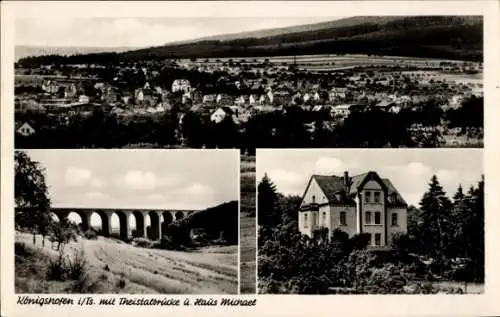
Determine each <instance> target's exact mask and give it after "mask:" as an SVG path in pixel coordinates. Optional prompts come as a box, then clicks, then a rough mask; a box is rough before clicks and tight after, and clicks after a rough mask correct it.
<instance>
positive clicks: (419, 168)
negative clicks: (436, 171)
mask: <svg viewBox="0 0 500 317" xmlns="http://www.w3.org/2000/svg"><path fill="white" fill-rule="evenodd" d="M405 170H406V172H407V173H410V174H413V175H428V174H430V173H431V169H430V168H429V167H428V166H426V165H425V164H423V163H420V162H412V163H409V164H408V166H407V167H406V169H405Z"/></svg>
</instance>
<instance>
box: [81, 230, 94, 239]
mask: <svg viewBox="0 0 500 317" xmlns="http://www.w3.org/2000/svg"><path fill="white" fill-rule="evenodd" d="M83 236H84V237H85V239H88V240H96V239H97V232H95V230H92V229H89V230H87V231H85V232H84V233H83Z"/></svg>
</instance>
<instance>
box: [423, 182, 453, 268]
mask: <svg viewBox="0 0 500 317" xmlns="http://www.w3.org/2000/svg"><path fill="white" fill-rule="evenodd" d="M450 208H451V201H450V199H449V198H448V197H447V196H446V193H445V192H444V190H443V188H442V187H441V185H440V184H439V181H438V178H437V176H436V175H433V176H432V178H431V182H430V183H429V189H428V190H427V192H425V193H424V196H423V197H422V200H421V201H420V209H421V210H422V213H421V219H422V223H421V224H420V231H421V232H422V236H421V242H422V245H423V246H425V247H426V248H427V250H426V252H425V253H427V255H430V256H433V257H437V258H442V257H443V256H444V255H445V252H446V251H447V250H446V246H447V245H449V244H448V242H450V237H448V236H447V233H448V232H449V231H448V230H447V229H448V228H449V224H450V222H449V220H450V219H449V216H450V213H449V211H450Z"/></svg>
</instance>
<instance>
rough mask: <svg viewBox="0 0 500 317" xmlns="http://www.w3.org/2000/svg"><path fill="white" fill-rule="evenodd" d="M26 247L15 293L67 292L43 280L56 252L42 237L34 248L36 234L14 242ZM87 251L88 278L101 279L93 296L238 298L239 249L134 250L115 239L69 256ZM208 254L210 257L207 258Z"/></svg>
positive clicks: (89, 243)
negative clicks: (132, 295)
mask: <svg viewBox="0 0 500 317" xmlns="http://www.w3.org/2000/svg"><path fill="white" fill-rule="evenodd" d="M17 243H24V246H25V248H26V249H28V250H29V252H31V253H32V254H34V255H35V256H33V257H32V258H30V257H27V256H18V254H16V266H15V269H16V286H15V287H16V292H18V293H33V292H34V293H62V292H68V287H69V285H68V282H67V281H66V282H59V281H46V280H43V277H44V276H43V273H44V270H46V268H47V266H46V265H43V263H45V262H48V261H49V259H51V258H55V257H57V252H56V251H55V250H53V249H51V247H50V243H46V246H45V248H41V238H40V237H37V244H36V245H33V244H32V236H31V235H29V234H26V233H19V232H18V233H16V244H17ZM76 250H83V251H84V252H85V256H86V258H87V262H88V265H89V267H90V268H89V270H88V271H89V273H90V279H92V280H95V281H97V283H96V286H95V289H93V290H92V293H129V294H130V293H134V294H152V293H163V294H236V293H237V292H238V290H237V288H238V280H237V276H238V275H237V262H238V257H237V250H238V248H237V246H229V247H211V248H202V249H200V250H199V251H193V252H179V251H167V250H156V249H145V248H139V247H134V246H132V245H130V244H127V243H123V242H121V241H118V240H115V239H109V238H104V237H98V238H97V240H86V239H79V241H78V242H73V243H70V244H69V245H68V246H67V247H66V250H65V252H67V253H68V254H72V253H74V252H75V251H76ZM208 254H210V256H207V255H208Z"/></svg>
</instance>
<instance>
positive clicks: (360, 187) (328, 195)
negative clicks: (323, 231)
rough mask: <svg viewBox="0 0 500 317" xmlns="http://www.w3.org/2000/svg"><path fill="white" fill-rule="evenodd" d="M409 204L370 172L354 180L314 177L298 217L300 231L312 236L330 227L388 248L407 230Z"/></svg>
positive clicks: (307, 189) (331, 229) (343, 177)
mask: <svg viewBox="0 0 500 317" xmlns="http://www.w3.org/2000/svg"><path fill="white" fill-rule="evenodd" d="M407 212H408V205H407V203H406V201H405V200H404V199H403V197H402V196H401V194H400V193H399V192H398V190H397V189H396V188H395V187H394V185H393V184H392V182H391V181H390V180H389V179H386V178H381V177H380V176H379V175H378V173H377V172H374V171H370V172H367V173H364V174H360V175H355V176H352V177H350V176H349V173H348V172H344V176H335V175H312V176H311V177H310V179H309V182H308V184H307V186H306V189H305V191H304V194H303V196H302V201H301V204H300V209H299V212H298V213H299V215H298V220H299V221H298V226H299V231H300V232H301V233H302V234H304V235H307V236H309V237H313V236H314V232H315V230H316V229H320V228H327V229H328V237H329V238H330V237H331V234H332V232H333V231H334V230H336V229H340V230H342V231H344V232H346V233H347V234H348V235H349V236H351V237H352V236H353V235H355V234H360V233H368V234H369V235H370V245H371V246H374V247H387V246H389V245H390V244H391V242H392V238H393V235H394V234H397V233H406V231H407Z"/></svg>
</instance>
